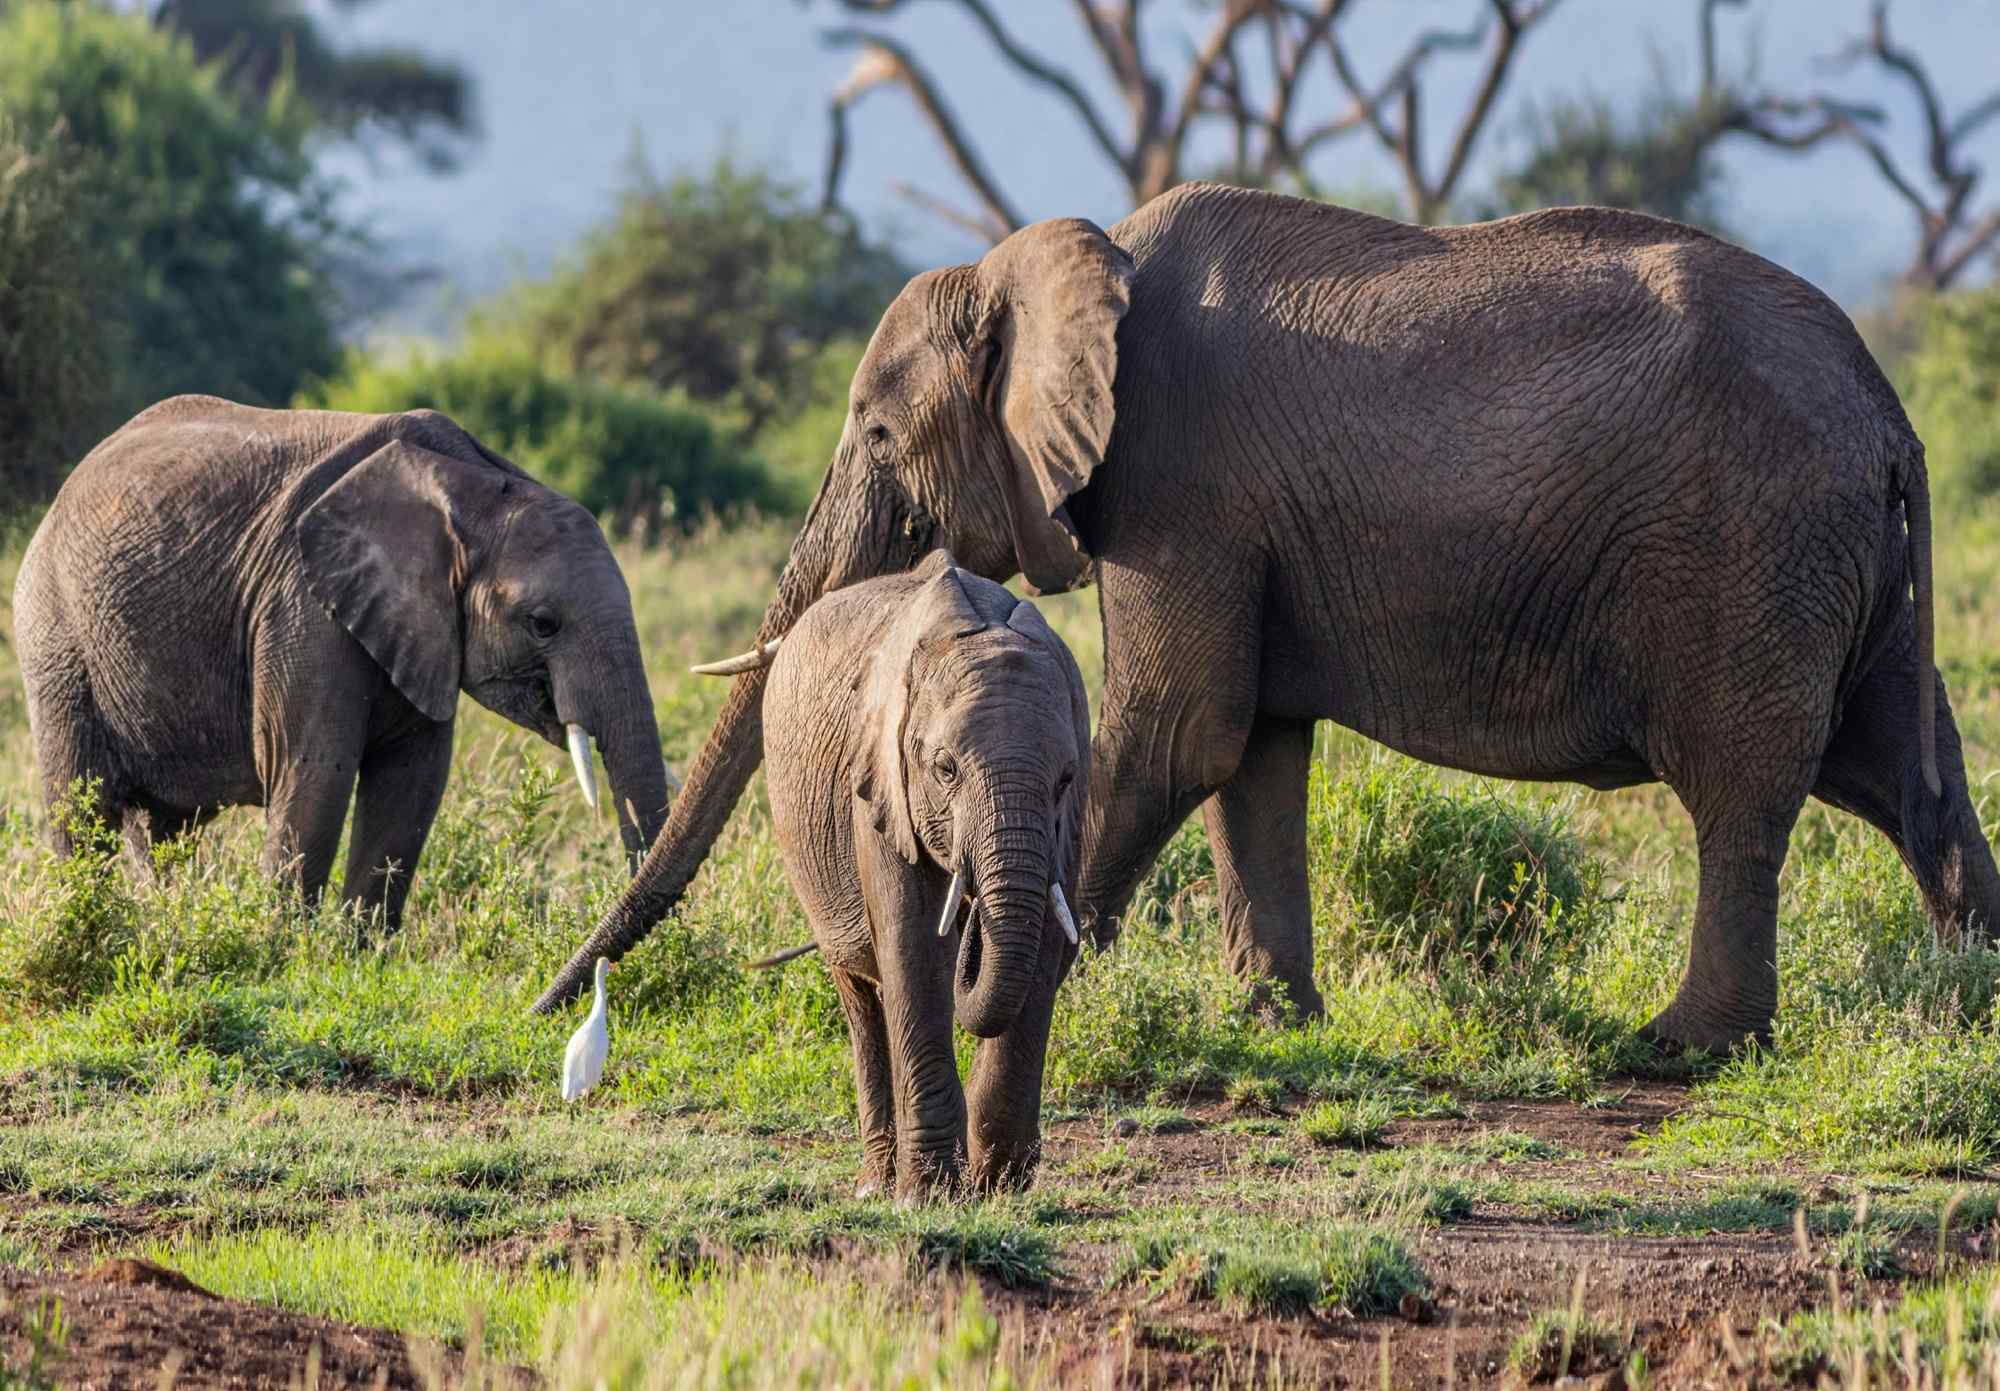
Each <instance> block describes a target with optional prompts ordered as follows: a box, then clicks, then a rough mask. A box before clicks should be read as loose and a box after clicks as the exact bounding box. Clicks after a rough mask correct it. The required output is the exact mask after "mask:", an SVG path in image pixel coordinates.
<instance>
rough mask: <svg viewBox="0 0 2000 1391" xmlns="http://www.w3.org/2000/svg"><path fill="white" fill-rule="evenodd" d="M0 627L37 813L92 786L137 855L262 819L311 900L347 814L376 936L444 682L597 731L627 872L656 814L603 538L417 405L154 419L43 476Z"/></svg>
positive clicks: (585, 516) (441, 751)
mask: <svg viewBox="0 0 2000 1391" xmlns="http://www.w3.org/2000/svg"><path fill="white" fill-rule="evenodd" d="M14 614H15V627H16V631H17V636H18V641H19V645H20V650H21V672H22V675H23V677H24V678H25V680H26V683H27V688H28V722H29V725H30V727H31V729H32V731H33V734H34V740H35V757H36V761H37V763H38V765H39V767H40V770H41V776H42V785H43V789H44V792H45V795H46V796H47V797H48V798H49V799H50V800H51V801H53V800H54V799H55V798H57V797H60V796H61V795H63V793H64V792H65V791H66V790H67V789H68V787H69V785H70V782H71V780H72V779H76V778H97V779H100V780H101V782H102V793H101V802H100V805H101V807H102V809H103V811H104V812H105V814H106V816H107V819H108V820H109V821H110V822H111V824H112V825H114V826H116V825H120V824H121V823H122V825H123V827H124V831H125V834H126V838H127V841H128V843H129V844H130V845H131V846H132V848H133V850H134V851H135V852H137V853H138V854H140V855H143V854H144V852H145V849H146V847H147V845H148V843H149V842H150V841H151V840H153V839H156V838H162V837H169V836H174V835H178V834H181V833H183V832H185V831H188V830H191V829H193V828H194V827H196V826H198V825H200V824H201V823H202V822H204V821H206V820H208V819H209V818H211V817H213V816H214V815H215V814H216V812H217V811H218V810H219V809H221V808H223V807H229V806H261V807H263V808H264V809H265V828H266V829H265V845H264V864H265V868H266V869H267V870H268V871H270V872H271V873H273V874H280V873H282V874H288V875H290V876H293V877H294V878H295V879H296V881H297V882H298V884H299V885H300V886H301V887H302V888H303V890H304V891H305V893H306V894H307V896H308V899H309V901H310V900H311V899H314V898H317V896H318V894H319V892H320V890H321V889H322V888H323V887H324V886H325V884H326V882H327V878H328V875H329V873H330V872H331V870H332V867H333V857H334V852H335V849H336V847H337V845H338V842H339V840H340V832H341V823H342V821H343V819H344V818H345V816H346V814H347V807H348V802H349V799H350V796H353V798H354V803H355V809H354V828H353V834H352V837H351V839H350V843H349V852H348V859H347V874H346V880H345V886H344V891H345V893H346V896H347V898H348V899H349V900H350V901H351V902H353V903H354V904H356V905H357V906H358V907H360V908H361V909H363V910H364V911H368V912H373V911H376V910H378V909H379V910H380V911H381V912H382V913H383V915H384V916H385V918H386V920H387V922H388V923H389V925H391V926H393V925H395V924H396V922H397V921H398V920H399V918H400V916H401V913H402V906H403V900H404V898H405V897H406V896H407V894H408V893H409V887H410V873H411V870H412V869H413V868H414V867H415V865H416V863H417V856H418V854H419V852H421V851H422V849H423V846H424V840H425V837H426V836H428V835H429V833H430V827H431V821H432V819H433V818H434V817H435V816H436V815H437V808H438V801H439V799H440V798H441V797H442V796H443V795H444V786H445V779H446V776H447V774H448V772H449V768H450V763H451V741H452V720H453V717H454V714H455V712H456V711H457V708H458V693H459V691H460V690H461V689H462V690H464V691H465V692H466V694H468V695H470V696H471V697H472V698H473V699H474V700H477V701H478V702H479V703H480V704H482V705H484V706H486V707H487V708H488V709H490V710H493V711H495V712H497V713H499V714H501V715H504V716H506V717H507V718H508V719H510V720H512V721H514V722H515V723H516V724H519V725H521V726H522V727H524V728H526V729H531V730H533V731H535V732H536V733H538V734H540V735H542V736H543V737H545V738H547V739H549V740H550V741H551V742H553V743H555V744H556V745H557V746H558V747H561V746H562V745H563V743H564V729H563V726H564V724H565V723H567V722H574V723H577V724H580V725H582V726H583V728H584V729H585V730H586V731H588V732H589V733H590V734H591V735H592V736H594V738H595V739H596V740H597V741H598V743H599V744H600V745H601V746H602V750H603V754H604V762H605V766H606V770H607V772H608V774H609V778H610V783H611V790H612V799H613V803H614V805H615V806H616V807H617V808H618V809H619V810H618V817H619V829H620V831H621V832H622V833H623V835H624V838H625V844H626V847H627V850H628V852H630V853H632V854H633V855H635V856H636V854H637V853H638V852H639V851H640V850H642V849H643V848H644V845H645V843H646V841H647V840H648V839H649V838H650V837H651V836H652V835H653V834H654V833H655V832H657V830H658V829H659V827H660V824H661V822H662V821H663V820H664V819H665V808H666V803H667V788H666V765H665V763H664V762H663V761H662V759H661V757H660V743H659V734H658V732H657V730H656V728H655V726H654V723H653V701H652V696H651V694H650V692H649V691H648V689H647V686H646V675H645V670H644V668H643V667H642V666H641V664H640V660H639V641H638V634H637V631H636V629H635V628H634V626H633V622H632V604H631V598H630V596H629V594H628V593H627V591H626V588H625V580H624V577H623V576H622V575H621V574H620V573H619V570H618V565H617V562H616V561H615V560H614V559H613V558H612V555H611V551H610V548H609V547H608V546H607V545H606V544H605V541H604V537H603V534H602V533H601V532H600V531H599V530H598V527H597V523H596V522H595V521H594V520H593V519H592V518H591V516H590V514H589V513H587V512H586V511H584V509H583V508H581V507H579V506H578V505H577V504H576V503H574V502H572V501H570V500H569V499H567V498H565V497H562V496H561V495H559V494H557V493H554V492H551V491H549V490H548V489H547V488H544V487H543V486H541V485H540V484H538V483H536V482H534V481H533V480H532V479H530V478H529V477H528V476H527V475H526V474H524V473H522V472H521V471H520V470H519V469H517V468H515V467H514V466H513V465H512V464H510V463H508V462H507V461H506V460H504V459H501V458H499V457H497V456H495V455H493V454H491V453H489V452H488V451H487V450H485V449H484V448H482V447H481V446H480V445H479V444H478V442H477V441H475V440H474V439H473V438H472V437H471V436H470V435H468V434H466V433H465V432H464V431H463V430H461V429H459V428H458V426H456V425H454V424H453V423H452V422H451V421H450V420H448V419H446V418H445V417H444V416H442V415H439V414H437V413H436V412H434V411H412V412H410V413H408V414H404V415H383V416H375V415H346V414H338V413H334V412H330V411H267V410H253V409H251V408H249V407H246V406H239V405H235V404H232V403H230V402H228V401H220V400H216V399H215V398H213V397H204V396H183V397H176V398H174V399H172V400H169V401H165V402H162V403H161V404H159V405H157V406H154V407H153V408H152V409H151V410H148V411H146V412H144V413H143V414H141V415H139V416H137V417H135V418H134V419H133V420H132V421H131V422H130V423H129V424H127V425H125V426H124V427H123V428H122V429H120V430H119V431H118V432H117V433H116V434H114V435H112V436H111V437H110V438H109V439H107V440H105V441H104V443H102V444H100V445H99V446H98V447H97V448H96V449H95V450H93V451H92V452H91V454H90V456H89V457H88V458H86V459H85V460H84V461H83V462H82V463H81V464H79V465H77V468H76V471H75V472H74V473H72V474H71V475H70V477H69V480H68V481H67V482H66V483H64V485H63V488H62V491H61V492H60V493H59V494H58V495H57V497H56V500H55V503H54V504H53V505H52V506H51V507H50V509H49V513H48V516H47V517H46V518H45V519H44V520H43V522H42V525H41V528H40V529H39V530H38V531H37V532H36V533H35V538H34V540H33V542H32V543H31V544H30V545H29V547H28V553H27V556H26V558H25V559H24V560H23V562H22V565H21V573H20V578H19V581H18V583H17V585H16V587H15V592H14ZM357 780H358V784H359V791H358V794H357V793H356V785H357ZM57 839H58V841H59V848H61V849H63V850H65V851H67V849H68V839H67V837H66V836H64V835H63V834H62V833H61V832H60V830H59V831H58V832H57Z"/></svg>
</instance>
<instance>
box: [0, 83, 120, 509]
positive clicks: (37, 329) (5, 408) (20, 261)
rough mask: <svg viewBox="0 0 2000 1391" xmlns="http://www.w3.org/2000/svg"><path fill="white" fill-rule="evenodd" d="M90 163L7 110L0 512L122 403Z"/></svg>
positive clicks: (57, 466) (105, 423)
mask: <svg viewBox="0 0 2000 1391" xmlns="http://www.w3.org/2000/svg"><path fill="white" fill-rule="evenodd" d="M93 170H94V162H93V160H92V158H91V157H90V156H89V155H88V154H87V153H86V152H84V151H83V150H81V149H78V148H77V147H76V146H75V145H74V144H72V143H71V142H70V141H68V140H67V139H65V138H63V137H62V136H61V135H60V134H48V135H45V136H43V137H42V138H40V139H37V140H29V139H27V138H26V137H25V136H24V134H23V132H22V131H21V129H20V128H19V127H18V126H17V125H16V124H15V122H14V121H13V120H12V119H11V118H8V117H5V116H0V459H4V460H5V461H6V467H5V469H4V470H0V513H5V512H6V511H7V509H9V508H10V507H14V506H18V505H20V504H22V503H25V502H28V501H31V500H32V499H34V498H37V497H44V496H47V495H48V494H49V493H52V492H53V491H54V490H55V486H56V484H57V482H59V481H60V480H61V478H62V476H63V474H64V473H65V472H66V471H67V470H68V468H69V466H70V465H71V464H73V463H74V462H76V460H77V459H78V458H80V457H81V456H82V454H83V453H84V451H86V450H87V449H88V448H89V447H90V445H91V444H92V443H94V442H95V441H96V439H97V438H98V436H100V435H102V434H103V433H104V432H105V430H107V429H108V428H109V427H110V426H111V425H113V424H115V423H116V415H117V411H118V408H119V406H120V405H121V404H122V402H121V401H120V400H119V398H118V395H117V392H116V390H115V387H114V382H115V377H116V367H117V364H118V362H119V360H120V356H121V350H122V348H123V346H124V341H125V329H124V323H123V320H122V319H121V317H120V314H119V310H120V308H121V306H119V305H117V304H116V303H114V302H113V301H112V300H111V297H110V296H108V295H107V294H106V281H107V280H108V279H110V278H112V277H111V275H109V274H107V270H108V268H107V265H106V261H105V257H104V255H103V253H102V251H101V250H100V249H99V248H98V247H97V246H95V245H94V244H93V242H92V239H91V236H90V228H91V226H92V225H93V223H94V222H96V221H97V219H98V218H99V217H100V216H102V209H101V207H100V194H99V193H98V191H97V189H96V187H95V183H96V180H95V179H94V177H93Z"/></svg>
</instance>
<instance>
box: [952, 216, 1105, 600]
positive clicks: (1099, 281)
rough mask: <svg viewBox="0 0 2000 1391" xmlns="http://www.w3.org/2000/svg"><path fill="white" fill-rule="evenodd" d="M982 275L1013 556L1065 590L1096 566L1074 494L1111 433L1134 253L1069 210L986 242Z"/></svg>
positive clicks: (985, 346)
mask: <svg viewBox="0 0 2000 1391" xmlns="http://www.w3.org/2000/svg"><path fill="white" fill-rule="evenodd" d="M979 281H980V285H981V289H982V292H983V294H984V297H985V300H986V310H985V315H984V320H983V323H982V327H981V330H980V334H981V341H979V342H976V343H975V344H973V350H974V354H975V357H976V358H977V359H979V360H981V361H982V362H984V363H986V364H987V370H988V372H989V373H990V376H989V383H990V385H989V388H988V392H989V395H988V399H989V400H990V401H991V403H992V406H993V409H994V412H995V415H996V417H997V418H998V420H999V422H1000V427H1001V430H1002V432H1003V433H1004V434H1005V435H1006V437H1007V444H1008V448H1009V452H1010V453H1011V454H1012V455H1013V460H1014V472H1013V476H1012V477H1010V478H1009V479H1008V480H1007V489H1006V491H1007V510H1008V513H1009V520H1010V522H1011V523H1012V525H1013V528H1014V558H1015V560H1016V561H1017V562H1019V564H1020V567H1021V573H1022V574H1023V575H1024V576H1026V577H1027V581H1028V584H1029V586H1030V587H1031V588H1032V589H1033V590H1034V591H1035V592H1036V593H1038V594H1055V593H1060V592H1061V591H1063V590H1065V589H1072V588H1074V587H1075V586H1076V585H1078V584H1080V583H1082V582H1083V581H1084V579H1085V577H1086V575H1087V572H1088V570H1089V568H1090V559H1091V558H1090V555H1089V554H1088V553H1087V552H1086V551H1085V550H1084V548H1083V542H1082V540H1081V539H1080V538H1079V537H1078V536H1077V532H1076V527H1075V525H1074V524H1073V523H1072V522H1071V520H1070V516H1069V512H1068V510H1067V508H1066V506H1065V504H1066V503H1067V502H1068V500H1069V499H1070V497H1071V496H1072V495H1074V494H1075V493H1077V492H1078V491H1080V490H1081V489H1082V488H1083V487H1084V486H1085V485H1086V484H1088V483H1089V482H1090V477H1091V475H1092V474H1093V473H1094V472H1096V470H1097V466H1098V465H1099V464H1101V463H1103V462H1104V450H1105V447H1106V446H1107V445H1108V444H1109V443H1110V441H1111V425H1112V417H1113V402H1112V398H1111V386H1112V382H1113V380H1114V379H1115V378H1116V376H1117V374H1118V321H1119V320H1120V319H1121V318H1123V317H1124V316H1125V310H1126V307H1127V306H1128V305H1129V304H1130V303H1131V288H1132V258H1131V257H1130V256H1127V255H1126V254H1125V252H1124V251H1123V249H1121V248H1120V247H1118V246H1116V245H1114V244H1113V243H1112V241H1111V239H1110V238H1109V237H1107V236H1105V235H1104V233H1103V232H1102V231H1101V230H1099V228H1098V227H1097V226H1096V225H1094V224H1093V223H1089V222H1085V221H1084V220H1083V219H1081V218H1074V217H1071V218H1059V219H1055V220H1052V221H1049V222H1037V223H1035V224H1034V225H1033V226H1031V227H1024V228H1022V229H1021V230H1020V231H1018V232H1016V233H1014V235H1013V236H1011V237H1008V238H1007V239H1006V240H1005V241H1003V242H1001V243H1000V244H999V245H998V246H996V247H994V248H993V249H992V250H991V251H989V252H987V253H986V256H985V258H984V259H983V260H981V261H980V263H979Z"/></svg>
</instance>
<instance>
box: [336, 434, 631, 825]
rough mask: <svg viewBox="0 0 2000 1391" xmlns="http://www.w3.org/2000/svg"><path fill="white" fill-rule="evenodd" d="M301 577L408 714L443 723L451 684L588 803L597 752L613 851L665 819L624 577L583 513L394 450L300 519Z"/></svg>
mask: <svg viewBox="0 0 2000 1391" xmlns="http://www.w3.org/2000/svg"><path fill="white" fill-rule="evenodd" d="M298 540H299V547H300V552H301V555H302V557H303V560H304V566H305V576H306V583H307V585H308V586H309V587H310V588H311V590H312V592H313V595H314V597H316V598H317V599H318V600H319V601H320V602H321V603H322V604H324V605H325V606H326V608H327V610H328V612H329V613H331V614H332V615H333V617H334V619H335V620H336V621H337V622H339V623H340V624H341V626H342V627H344V628H346V629H347V631H348V632H349V633H350V634H351V635H352V636H353V638H354V640H355V641H356V642H358V643H360V644H361V646H362V647H363V648H364V649H365V650H366V651H367V653H368V655H369V656H370V657H372V658H374V659H375V661H376V662H377V663H378V664H379V665H380V666H381V667H382V669H383V670H384V671H385V672H387V673H388V676H389V679H390V681H391V682H392V683H393V684H394V685H395V687H396V689H397V690H398V691H399V692H401V693H402V695H403V696H404V698H405V699H407V700H408V701H409V702H410V704H412V705H414V706H415V707H416V708H417V709H418V710H419V711H421V712H422V713H423V714H425V715H427V716H429V717H430V718H431V719H433V720H438V721H446V720H450V719H451V718H452V716H453V713H454V711H455V710H456V708H457V704H458V693H459V691H460V690H463V691H464V692H465V693H466V694H467V695H469V696H471V697H472V698H473V699H474V700H476V701H478V702H479V703H480V704H481V705H484V706H485V707H486V708H487V709H489V710H492V711H493V712H495V713H496V714H499V715H503V716H505V717H506V718H507V719H509V720H512V721H513V722H514V723H515V724H518V725H520V726H521V727H522V728H524V729H531V730H533V731H534V732H535V733H537V734H540V735H541V736H542V737H543V738H545V739H547V740H549V742H550V743H552V744H554V745H556V746H557V747H558V748H562V747H565V746H567V747H568V748H569V749H570V751H571V754H572V756H573V757H574V759H575V761H576V765H577V776H578V779H579V782H580V783H581V785H582V787H583V791H584V796H585V799H586V800H587V801H589V802H590V803H591V804H592V805H593V806H595V805H596V782H595V774H594V773H593V772H592V770H591V768H590V761H589V760H590V741H591V740H592V739H595V740H596V741H597V743H598V745H599V746H600V747H601V748H602V750H603V753H604V766H605V771H606V773H607V774H608V775H609V778H610V782H611V795H612V801H613V803H614V805H615V806H616V808H617V814H618V827H619V832H620V834H621V836H622V837H623V839H624V842H625V848H626V851H627V853H628V855H630V856H632V857H633V858H634V859H635V860H636V858H637V856H639V855H640V854H642V853H643V852H644V850H645V847H646V844H647V843H648V841H649V840H650V839H651V837H652V836H653V835H655V834H656V833H657V832H658V830H659V828H660V825H661V823H662V822H663V821H664V820H665V817H666V805H667V778H668V776H669V774H668V772H667V767H666V764H665V762H664V761H663V760H662V758H661V756H660V737H659V731H658V728H657V727H656V726H655V724H654V722H653V697H652V692H651V691H650V689H649V688H648V687H647V684H646V672H645V667H644V665H643V664H642V663H641V661H640V658H639V635H638V631H637V629H636V628H635V627H634V625H633V621H632V599H631V595H630V593H629V592H628V591H627V589H626V587H625V577H624V575H623V574H621V573H620V571H619V569H618V562H617V561H616V560H615V559H614V558H613V557H612V554H611V548H610V547H609V546H608V545H606V544H605V540H604V534H603V532H602V531H600V530H599V529H598V526H597V523H596V521H595V520H594V519H593V518H592V517H591V515H590V514H589V513H588V512H587V511H585V510H584V509H583V508H582V507H580V506H578V505H577V504H576V503H574V502H572V501H570V500H569V499H568V498H565V497H563V496H562V495H561V494H559V493H555V492H552V491H550V490H549V489H547V488H544V487H542V486H541V485H540V484H538V483H535V482H534V481H532V480H531V479H529V478H527V477H526V476H525V475H523V474H520V473H518V472H515V471H513V470H511V469H507V468H502V467H499V466H497V465H496V464H494V463H492V462H490V461H487V460H485V459H478V460H476V461H467V460H465V459H461V458H456V457H453V456H451V455H448V454H443V453H437V452H434V451H432V450H429V449H425V448H421V447H419V446H417V445H415V444H411V443H407V442H404V441H395V442H392V443H390V444H387V445H385V446H383V447H382V448H381V449H379V450H377V451H376V452H374V453H373V454H371V455H369V456H368V457H367V458H366V459H363V460H362V461H361V462H360V463H359V464H356V465H355V466H354V467H353V468H352V469H350V470H348V472H347V473H346V474H345V475H344V476H343V477H341V479H340V480H339V481H338V482H336V483H335V484H334V485H333V486H332V487H330V488H328V489H327V490H326V492H325V493H323V494H321V495H320V497H319V498H318V499H317V500H316V501H315V502H314V503H313V504H312V505H311V506H310V507H308V508H307V509H306V510H305V511H304V512H303V513H302V514H301V515H300V517H299V521H298Z"/></svg>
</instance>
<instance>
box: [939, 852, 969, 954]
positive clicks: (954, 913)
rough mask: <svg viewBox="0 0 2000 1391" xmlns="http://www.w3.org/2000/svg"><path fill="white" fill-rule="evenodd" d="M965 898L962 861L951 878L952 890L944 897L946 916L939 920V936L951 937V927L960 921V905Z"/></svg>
mask: <svg viewBox="0 0 2000 1391" xmlns="http://www.w3.org/2000/svg"><path fill="white" fill-rule="evenodd" d="M964 897H965V865H964V863H963V862H962V861H961V862H960V864H959V866H958V869H957V870H956V872H954V873H953V874H952V876H951V888H950V889H948V890H947V891H946V892H945V896H944V916H942V917H940V918H939V919H938V936H940V937H949V936H951V925H952V924H953V923H955V922H957V921H958V905H959V902H960V901H961V900H962V899H964Z"/></svg>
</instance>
